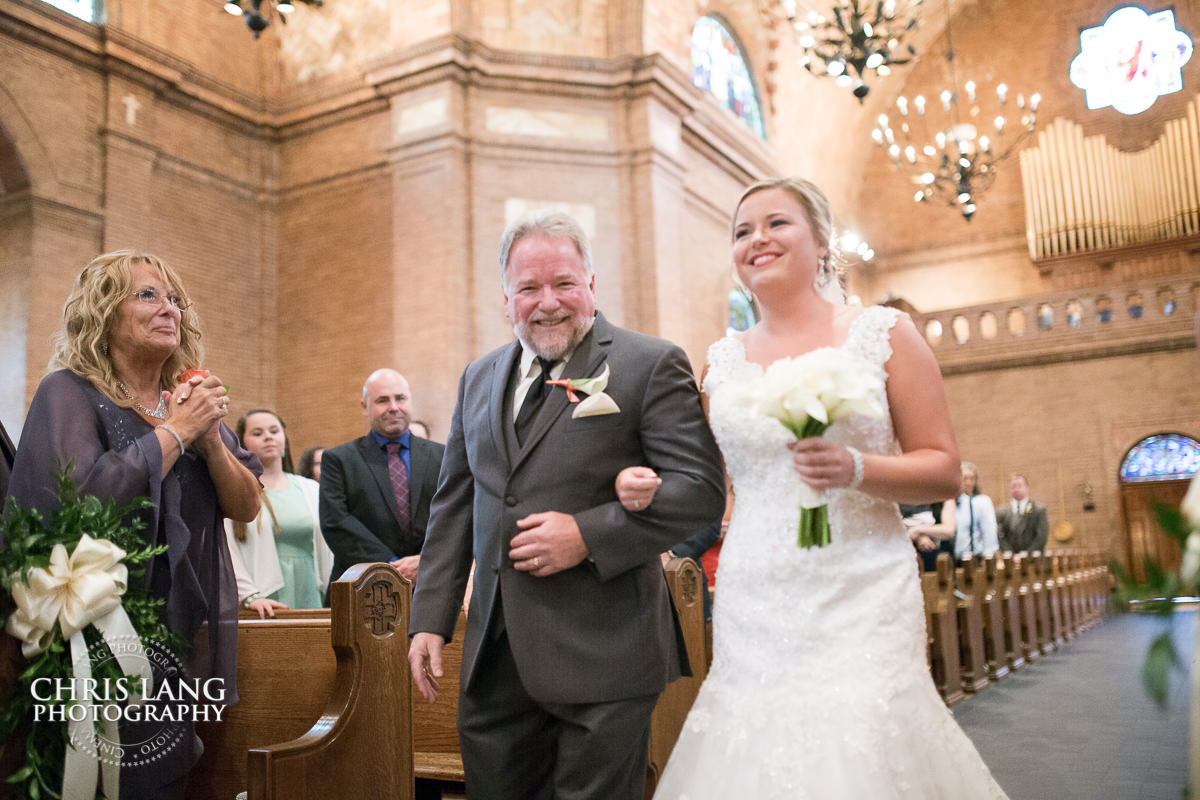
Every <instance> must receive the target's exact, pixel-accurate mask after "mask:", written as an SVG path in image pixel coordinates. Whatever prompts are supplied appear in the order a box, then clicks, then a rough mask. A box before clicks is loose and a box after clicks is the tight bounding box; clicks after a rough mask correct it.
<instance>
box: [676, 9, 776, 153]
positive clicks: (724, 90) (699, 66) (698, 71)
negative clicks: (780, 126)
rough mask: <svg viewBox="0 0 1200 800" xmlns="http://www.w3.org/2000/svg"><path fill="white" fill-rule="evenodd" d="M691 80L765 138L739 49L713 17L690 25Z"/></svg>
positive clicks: (701, 19)
mask: <svg viewBox="0 0 1200 800" xmlns="http://www.w3.org/2000/svg"><path fill="white" fill-rule="evenodd" d="M692 83H694V84H695V85H696V86H699V87H700V88H701V89H703V90H704V91H706V92H708V93H709V94H711V95H712V96H713V97H715V98H717V102H719V103H720V104H721V105H722V106H724V107H725V108H727V109H729V110H730V111H731V112H733V114H734V115H735V116H736V117H738V118H739V119H740V120H742V122H744V123H746V124H747V125H748V126H750V130H752V131H754V132H755V133H756V134H758V138H760V139H765V138H767V133H766V129H765V128H764V127H763V120H762V112H761V111H760V110H759V104H758V92H757V91H756V90H755V88H754V80H753V79H752V78H751V77H750V70H749V69H747V68H746V59H745V57H744V56H743V54H742V48H741V47H740V46H738V43H737V41H736V40H734V38H733V34H732V33H730V32H729V29H728V28H726V27H725V26H724V25H723V24H722V23H721V21H720V20H718V19H717V18H716V17H701V18H700V19H698V20H696V26H695V27H694V28H692Z"/></svg>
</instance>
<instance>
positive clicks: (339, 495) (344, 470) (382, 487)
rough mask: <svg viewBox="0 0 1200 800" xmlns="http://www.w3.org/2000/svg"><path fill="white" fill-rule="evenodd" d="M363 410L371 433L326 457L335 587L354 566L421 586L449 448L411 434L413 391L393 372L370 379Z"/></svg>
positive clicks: (324, 507) (325, 496) (324, 509)
mask: <svg viewBox="0 0 1200 800" xmlns="http://www.w3.org/2000/svg"><path fill="white" fill-rule="evenodd" d="M362 409H363V415H364V416H366V418H367V420H368V421H369V422H370V424H371V430H370V432H369V433H368V434H367V435H366V436H362V437H360V438H358V439H355V440H353V441H350V442H346V443H345V444H343V445H338V446H337V447H331V448H329V449H328V450H326V451H325V452H324V454H322V457H321V502H320V516H321V533H322V535H324V537H325V542H326V543H327V544H328V545H329V549H330V550H332V551H333V575H332V578H331V580H337V579H338V578H340V577H341V576H342V573H343V572H345V571H346V570H347V569H349V568H350V567H352V566H354V565H355V564H359V563H362V562H365V561H368V562H369V561H383V562H388V563H390V564H392V566H394V567H395V568H396V570H397V571H398V572H399V573H400V574H401V575H403V576H404V577H405V578H407V579H408V580H409V581H415V580H416V578H417V565H418V564H419V563H420V557H421V547H422V545H423V544H424V542H425V527H426V525H428V524H429V501H430V500H431V499H432V498H433V491H434V489H435V488H436V487H437V475H438V470H439V469H440V468H441V464H442V451H443V450H444V449H445V448H444V447H443V446H442V445H440V444H437V443H435V442H431V441H429V440H428V439H421V438H418V437H416V436H413V435H412V434H411V433H410V432H409V430H408V423H409V420H410V419H411V418H412V392H411V391H410V390H409V387H408V381H406V380H405V379H404V376H403V375H401V374H400V373H399V372H396V371H395V370H393V369H379V370H376V371H375V372H372V373H371V375H370V376H369V377H368V378H367V380H366V383H364V384H363V396H362Z"/></svg>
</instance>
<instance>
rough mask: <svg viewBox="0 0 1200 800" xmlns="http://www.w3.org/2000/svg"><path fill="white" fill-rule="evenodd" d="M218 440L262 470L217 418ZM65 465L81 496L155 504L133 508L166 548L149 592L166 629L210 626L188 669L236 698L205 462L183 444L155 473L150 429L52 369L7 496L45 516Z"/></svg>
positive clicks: (221, 533) (220, 535)
mask: <svg viewBox="0 0 1200 800" xmlns="http://www.w3.org/2000/svg"><path fill="white" fill-rule="evenodd" d="M221 438H222V440H223V441H224V442H225V446H226V447H227V448H229V450H230V452H232V453H233V454H234V455H235V456H236V457H237V458H238V460H240V461H241V462H242V463H243V464H245V465H246V466H247V467H248V468H249V469H250V470H251V471H252V472H253V473H254V474H255V475H259V474H261V472H262V467H261V465H260V464H259V461H258V457H257V456H255V455H253V454H252V453H249V452H247V451H246V450H243V449H242V448H241V447H240V446H239V445H238V443H237V438H236V437H235V436H234V434H233V432H232V431H230V430H229V428H228V427H226V426H225V425H224V424H222V425H221ZM69 461H73V462H74V471H73V472H72V473H71V476H72V478H73V479H74V481H75V484H76V486H77V487H78V489H79V492H80V493H81V494H93V495H96V496H97V497H99V498H100V499H101V500H105V501H107V500H116V501H117V502H118V503H121V504H124V503H128V502H129V501H131V500H133V499H134V498H136V497H149V498H150V501H151V502H152V503H153V508H151V509H147V510H145V511H143V512H140V514H141V517H142V519H143V520H144V522H145V523H146V526H145V528H144V529H143V531H142V533H143V535H144V536H145V537H146V539H147V540H148V541H153V542H154V543H156V544H166V545H167V552H166V554H164V555H163V556H159V557H158V558H156V559H154V561H153V562H152V563H151V564H150V565H149V567H148V568H147V570H146V576H145V580H146V582H147V584H148V586H149V591H150V592H151V593H152V594H154V595H157V596H160V597H164V598H166V601H167V602H166V612H167V627H168V628H170V629H171V630H172V631H173V632H175V633H177V634H179V635H180V636H182V637H184V639H185V640H187V641H189V642H191V641H193V640H194V638H195V635H196V631H197V630H198V629H199V627H200V625H201V623H203V622H207V623H208V637H207V646H206V647H198V648H197V651H196V653H195V654H194V657H193V658H191V659H190V663H189V672H190V673H191V677H194V678H199V679H201V680H205V679H207V678H210V677H215V678H223V679H224V686H225V690H226V696H225V702H226V703H228V704H233V703H235V702H236V701H237V687H236V681H235V679H236V675H237V617H238V602H237V583H236V581H235V580H234V574H233V562H232V561H231V560H230V557H229V547H228V544H227V542H226V539H225V528H224V525H223V520H224V514H223V512H222V510H221V507H220V504H219V503H218V501H217V493H216V488H215V487H214V486H213V482H212V479H211V478H210V477H209V474H208V467H207V465H206V464H205V462H204V460H203V459H201V458H200V457H199V456H198V455H196V454H195V453H194V452H192V451H191V450H189V451H188V452H186V453H185V454H184V455H183V457H182V458H180V459H179V460H178V461H176V462H175V465H174V466H173V467H171V471H170V472H169V473H167V476H166V477H165V478H160V477H159V476H160V475H161V474H162V449H161V448H160V447H159V443H158V437H157V436H155V435H154V428H153V427H152V426H151V425H150V424H149V423H148V422H146V421H145V420H144V419H142V418H141V417H140V416H138V414H137V413H136V412H135V411H133V410H131V409H127V408H121V407H120V406H117V405H115V404H114V403H113V402H112V401H111V400H109V399H108V397H106V396H105V395H104V394H103V393H102V392H100V391H98V390H97V389H96V388H95V387H94V386H92V384H91V383H90V382H89V381H87V380H86V379H84V378H82V377H80V376H79V375H76V374H75V373H73V372H71V371H69V370H60V371H58V372H54V373H52V374H50V375H47V376H46V378H45V379H43V380H42V382H41V385H40V386H38V390H37V393H36V394H35V395H34V398H33V403H32V404H31V405H30V407H29V414H28V416H27V417H26V419H25V427H24V430H23V432H22V434H21V443H20V446H19V447H18V448H17V458H16V462H15V463H14V464H13V471H12V477H11V479H10V482H9V487H8V494H9V497H12V498H14V499H15V500H16V501H17V502H18V503H20V504H21V505H22V506H23V507H25V508H36V509H37V510H39V511H41V512H42V513H43V514H44V515H47V516H48V515H49V513H50V512H52V511H54V510H55V509H56V508H57V505H58V485H57V483H56V481H55V480H54V478H53V474H54V473H55V472H56V471H58V469H59V467H60V465H65V464H66V463H67V462H69ZM5 505H6V506H7V500H6V501H5ZM179 655H181V656H182V655H183V654H179Z"/></svg>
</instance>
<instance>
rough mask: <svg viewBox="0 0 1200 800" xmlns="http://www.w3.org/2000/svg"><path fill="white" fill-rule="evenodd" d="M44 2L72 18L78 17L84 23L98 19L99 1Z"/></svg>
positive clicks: (59, 0) (47, 0)
mask: <svg viewBox="0 0 1200 800" xmlns="http://www.w3.org/2000/svg"><path fill="white" fill-rule="evenodd" d="M46 2H47V3H49V4H50V5H52V6H54V7H55V8H60V9H62V10H63V11H65V12H67V13H68V14H70V15H72V16H75V17H79V18H80V19H81V20H83V21H84V22H96V21H98V20H99V17H100V14H99V10H100V8H101V2H100V0H46Z"/></svg>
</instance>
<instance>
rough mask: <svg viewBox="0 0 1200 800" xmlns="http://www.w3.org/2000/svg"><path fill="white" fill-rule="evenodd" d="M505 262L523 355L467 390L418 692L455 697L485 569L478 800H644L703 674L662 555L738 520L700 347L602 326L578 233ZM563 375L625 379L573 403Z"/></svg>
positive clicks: (512, 351)
mask: <svg viewBox="0 0 1200 800" xmlns="http://www.w3.org/2000/svg"><path fill="white" fill-rule="evenodd" d="M500 264H501V280H502V285H503V288H504V295H505V303H506V314H507V317H508V319H509V320H510V321H511V322H512V323H513V326H514V330H515V332H516V334H517V341H515V342H513V343H511V344H509V345H506V346H504V347H501V348H500V349H498V350H495V351H493V352H492V353H489V354H488V355H486V356H484V357H483V358H480V359H479V360H477V361H475V362H473V363H472V364H470V365H469V366H468V367H467V369H466V371H465V372H464V373H463V376H462V379H461V381H460V383H459V394H458V403H457V406H456V407H455V410H454V419H453V422H452V423H451V429H450V435H449V438H448V441H447V444H446V458H445V461H444V463H443V466H442V473H441V477H440V478H439V481H438V492H437V495H436V496H435V497H434V501H433V506H432V513H431V518H430V527H429V537H428V540H427V542H426V546H425V550H424V552H423V554H422V560H421V569H420V574H419V576H418V579H417V590H416V595H415V597H414V599H413V610H412V622H411V625H410V632H411V633H413V634H414V637H413V643H412V647H411V649H410V651H409V660H410V662H411V663H412V668H413V677H414V681H415V682H416V684H417V688H418V689H419V690H420V691H421V693H422V694H423V695H424V696H425V697H426V698H427V699H429V700H432V699H434V698H435V697H436V694H437V682H436V678H437V677H438V676H440V675H441V674H442V660H441V652H442V646H443V644H444V643H445V642H446V641H447V640H448V639H449V638H450V636H451V634H452V633H453V631H454V624H455V621H456V620H457V618H458V613H459V607H460V605H461V603H462V597H463V589H464V587H465V585H466V583H467V578H468V575H469V573H470V570H471V565H472V562H474V563H475V565H476V566H475V583H474V593H473V595H472V597H471V601H470V608H469V613H468V617H467V630H466V636H465V639H464V642H463V667H462V681H461V686H462V690H461V695H460V698H459V733H460V742H461V747H462V756H463V767H464V769H465V772H466V783H467V794H468V796H470V797H471V798H473V800H475V799H477V798H488V799H489V800H543V799H544V800H549V799H550V798H554V797H578V798H604V800H635V798H641V797H642V795H643V793H644V787H645V779H646V755H647V743H648V740H649V730H650V715H651V712H652V711H653V709H654V704H655V702H656V700H657V698H658V695H659V693H660V692H661V691H662V690H663V688H664V687H665V686H666V684H667V683H668V682H669V681H671V680H673V679H674V678H676V677H677V676H678V675H679V674H680V673H681V670H685V669H686V668H687V665H686V653H685V651H684V650H683V647H682V643H681V641H680V639H679V636H678V626H677V622H676V619H675V616H674V613H673V610H672V608H671V605H670V600H669V597H668V595H667V588H666V583H665V581H664V578H663V573H662V564H661V562H660V560H659V554H660V553H661V552H663V551H664V550H666V549H668V548H669V547H670V546H671V545H673V544H675V543H676V542H678V541H680V540H682V539H684V538H686V536H687V535H688V534H690V533H691V532H692V531H694V530H695V529H696V528H698V527H701V526H702V525H705V524H707V523H710V522H712V521H714V520H718V519H720V517H721V514H722V512H723V511H724V506H725V484H724V480H723V477H722V470H721V460H720V456H719V454H718V452H717V449H716V444H715V443H714V441H713V438H712V434H711V432H710V431H709V428H708V424H707V422H706V420H705V418H704V414H703V411H702V409H701V406H700V396H699V393H698V392H697V390H696V385H695V380H694V378H693V376H692V370H691V365H690V364H689V362H688V360H687V357H686V356H685V355H684V353H683V351H682V350H680V349H679V348H678V347H676V346H675V345H672V344H670V343H669V342H665V341H663V340H661V339H655V338H652V337H649V336H644V335H641V334H637V333H633V332H631V331H627V330H623V329H621V328H618V327H616V326H615V325H612V324H611V323H609V322H608V321H607V320H606V319H605V318H604V316H603V315H601V314H598V313H596V311H595V293H594V288H595V280H594V274H593V270H592V264H591V253H590V248H589V245H588V242H587V238H586V236H585V235H584V233H583V231H582V230H581V229H580V227H579V225H578V223H576V222H575V221H574V220H573V219H571V218H570V217H567V216H565V215H562V214H542V215H533V216H527V217H524V218H522V219H521V220H518V221H517V222H516V223H514V224H513V225H512V226H510V227H509V229H508V230H507V231H506V232H505V235H504V237H503V239H502V240H501V254H500ZM547 372H548V373H549V378H551V379H554V380H559V379H568V380H569V379H587V378H596V377H600V376H607V385H606V386H605V387H603V388H602V387H600V386H598V385H596V384H592V385H591V386H590V387H587V388H586V389H582V390H580V392H579V394H578V395H576V396H575V398H574V399H575V400H576V401H577V402H572V399H571V396H570V395H568V393H567V391H566V390H565V387H563V386H562V385H561V384H556V383H554V381H551V383H550V384H547V375H546V374H545V373H547ZM585 392H586V397H585V396H584V393H585ZM601 394H604V395H607V398H605V397H602V396H601ZM593 398H596V399H594V400H593ZM633 465H645V466H649V467H651V468H652V469H653V470H654V471H655V472H656V473H657V474H658V476H659V477H660V478H661V480H662V483H661V485H660V486H659V487H658V490H657V493H656V494H655V495H654V497H653V501H652V502H651V503H650V504H649V506H648V507H645V508H641V509H638V510H635V511H633V512H628V511H626V510H625V509H624V508H623V507H622V506H621V504H620V503H619V502H618V500H617V496H616V492H615V489H614V480H615V478H616V476H617V473H618V472H619V471H620V470H621V469H623V468H625V467H628V466H633Z"/></svg>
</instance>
